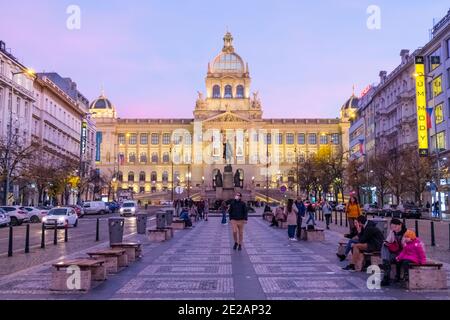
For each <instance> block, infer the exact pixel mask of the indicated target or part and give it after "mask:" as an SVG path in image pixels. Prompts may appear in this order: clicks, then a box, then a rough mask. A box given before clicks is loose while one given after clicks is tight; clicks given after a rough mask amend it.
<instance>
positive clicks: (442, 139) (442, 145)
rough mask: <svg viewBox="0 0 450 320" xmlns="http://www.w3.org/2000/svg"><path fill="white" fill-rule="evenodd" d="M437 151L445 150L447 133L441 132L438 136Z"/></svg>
mask: <svg viewBox="0 0 450 320" xmlns="http://www.w3.org/2000/svg"><path fill="white" fill-rule="evenodd" d="M436 140H437V141H436V143H437V149H438V150H445V131H442V132H439V133H438V134H437V139H436Z"/></svg>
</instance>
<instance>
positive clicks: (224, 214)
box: [220, 201, 228, 225]
mask: <svg viewBox="0 0 450 320" xmlns="http://www.w3.org/2000/svg"><path fill="white" fill-rule="evenodd" d="M227 210H228V205H227V203H226V202H225V201H223V202H222V204H221V205H220V211H221V212H222V225H227V224H228V223H227Z"/></svg>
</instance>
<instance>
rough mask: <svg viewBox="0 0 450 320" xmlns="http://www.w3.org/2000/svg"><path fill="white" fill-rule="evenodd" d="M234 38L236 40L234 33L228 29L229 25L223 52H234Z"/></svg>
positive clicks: (224, 38) (224, 39)
mask: <svg viewBox="0 0 450 320" xmlns="http://www.w3.org/2000/svg"><path fill="white" fill-rule="evenodd" d="M233 40H234V39H233V35H232V34H231V33H230V32H229V31H228V27H227V33H226V34H225V36H224V37H223V50H222V51H223V52H226V53H233V52H234V48H233Z"/></svg>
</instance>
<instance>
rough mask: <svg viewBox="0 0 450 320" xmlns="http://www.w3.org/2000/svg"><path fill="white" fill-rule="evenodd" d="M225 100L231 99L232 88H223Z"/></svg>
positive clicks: (228, 86)
mask: <svg viewBox="0 0 450 320" xmlns="http://www.w3.org/2000/svg"><path fill="white" fill-rule="evenodd" d="M224 98H225V99H232V98H233V87H232V86H230V85H226V86H225V95H224Z"/></svg>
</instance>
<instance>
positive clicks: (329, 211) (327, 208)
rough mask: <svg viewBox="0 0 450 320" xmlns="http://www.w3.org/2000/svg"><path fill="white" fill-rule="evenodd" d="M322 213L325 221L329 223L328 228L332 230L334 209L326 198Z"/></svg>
mask: <svg viewBox="0 0 450 320" xmlns="http://www.w3.org/2000/svg"><path fill="white" fill-rule="evenodd" d="M322 213H323V215H324V216H325V223H326V225H327V230H330V222H331V214H332V209H331V206H330V204H329V203H328V201H327V200H325V201H324V202H323V204H322Z"/></svg>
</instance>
